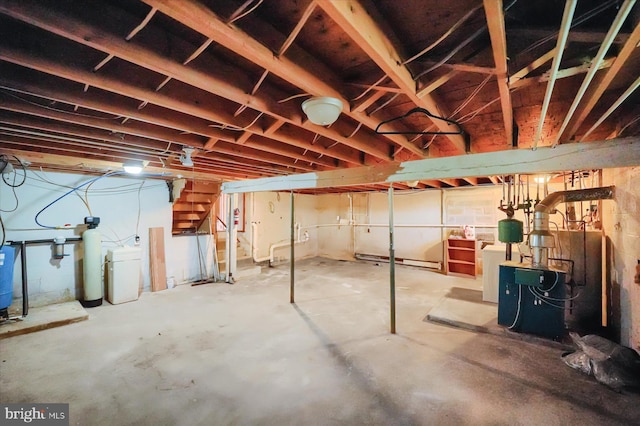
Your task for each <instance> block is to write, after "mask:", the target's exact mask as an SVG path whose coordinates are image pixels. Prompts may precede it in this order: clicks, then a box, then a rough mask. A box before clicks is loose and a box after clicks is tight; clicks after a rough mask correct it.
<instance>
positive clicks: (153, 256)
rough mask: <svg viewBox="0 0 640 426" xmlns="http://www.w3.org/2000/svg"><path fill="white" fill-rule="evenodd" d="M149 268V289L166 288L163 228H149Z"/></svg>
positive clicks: (158, 289)
mask: <svg viewBox="0 0 640 426" xmlns="http://www.w3.org/2000/svg"><path fill="white" fill-rule="evenodd" d="M149 269H150V270H151V291H160V290H166V289H167V266H166V262H165V259H164V228H163V227H161V226H160V227H158V228H149Z"/></svg>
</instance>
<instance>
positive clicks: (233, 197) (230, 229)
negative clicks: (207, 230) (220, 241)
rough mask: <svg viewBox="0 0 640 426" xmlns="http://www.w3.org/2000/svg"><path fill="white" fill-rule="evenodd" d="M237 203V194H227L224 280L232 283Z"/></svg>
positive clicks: (234, 270)
mask: <svg viewBox="0 0 640 426" xmlns="http://www.w3.org/2000/svg"><path fill="white" fill-rule="evenodd" d="M237 205H238V194H229V195H227V241H226V244H225V248H226V255H227V261H226V265H225V271H226V276H227V278H226V282H227V283H229V284H233V282H234V279H233V274H234V273H235V272H236V253H237V246H236V240H237V238H238V227H237V225H236V224H235V218H234V210H235V208H236V207H237Z"/></svg>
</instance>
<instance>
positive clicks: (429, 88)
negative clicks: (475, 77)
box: [416, 70, 458, 98]
mask: <svg viewBox="0 0 640 426" xmlns="http://www.w3.org/2000/svg"><path fill="white" fill-rule="evenodd" d="M456 75H458V71H456V70H453V71H449V72H448V73H446V74H443V75H441V76H440V77H438V78H436V79H435V80H433V81H431V82H430V83H429V84H426V85H424V86H423V87H421V88H419V89H418V92H417V93H416V94H417V96H418V97H419V98H421V97H423V96H425V95H427V94H429V93H431V92H433V91H434V90H436V89H437V88H438V87H440V86H442V85H444V84H445V83H446V82H447V81H449V80H451V79H452V78H453V77H455V76H456Z"/></svg>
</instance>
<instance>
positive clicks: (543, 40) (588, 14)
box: [518, 0, 619, 56]
mask: <svg viewBox="0 0 640 426" xmlns="http://www.w3.org/2000/svg"><path fill="white" fill-rule="evenodd" d="M618 3H619V2H618V0H610V1H608V2H606V3H603V4H600V5H598V6H596V7H594V8H593V9H591V10H590V11H588V12H585V13H584V14H583V15H580V16H578V17H577V18H576V19H575V20H574V21H573V23H572V24H571V27H570V28H574V27H576V26H578V25H580V24H582V23H583V22H585V21H588V20H589V19H591V18H593V17H594V16H597V15H599V14H600V13H602V12H604V11H605V10H607V9H609V8H610V7H611V6H614V5H617V4H618ZM558 33H559V31H556V32H555V33H553V34H549V35H548V36H546V37H543V38H541V39H540V40H538V41H536V42H535V43H533V44H531V45H530V46H529V47H527V48H526V49H524V50H523V51H522V52H520V53H518V56H519V55H522V54H525V53H528V52H531V51H532V50H534V49H535V48H537V47H539V46H542V45H543V44H545V43H546V42H548V41H551V40H553V39H555V38H556V37H557V36H558Z"/></svg>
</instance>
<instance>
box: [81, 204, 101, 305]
mask: <svg viewBox="0 0 640 426" xmlns="http://www.w3.org/2000/svg"><path fill="white" fill-rule="evenodd" d="M84 223H85V224H86V225H87V230H86V231H84V232H83V233H82V242H83V246H84V260H83V264H82V277H83V297H82V306H84V307H87V308H92V307H94V306H100V305H102V237H101V235H100V231H98V230H97V229H96V228H97V227H98V224H100V218H99V217H95V216H88V217H85V218H84Z"/></svg>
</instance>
